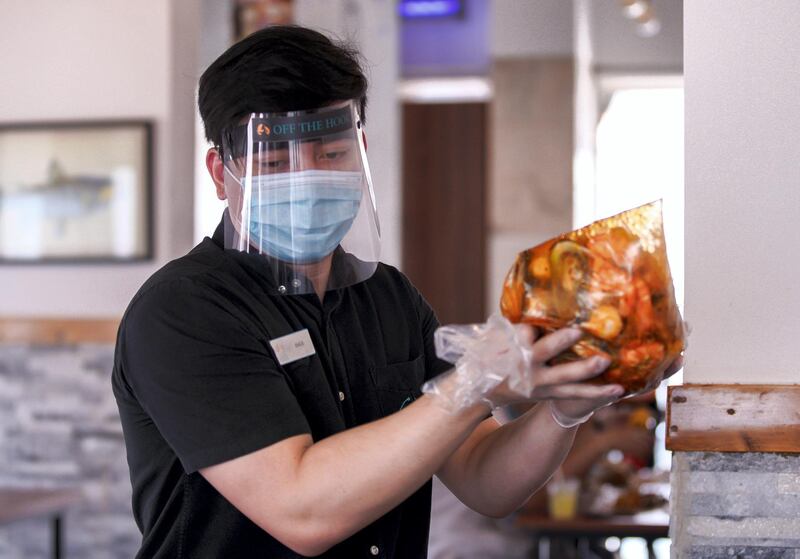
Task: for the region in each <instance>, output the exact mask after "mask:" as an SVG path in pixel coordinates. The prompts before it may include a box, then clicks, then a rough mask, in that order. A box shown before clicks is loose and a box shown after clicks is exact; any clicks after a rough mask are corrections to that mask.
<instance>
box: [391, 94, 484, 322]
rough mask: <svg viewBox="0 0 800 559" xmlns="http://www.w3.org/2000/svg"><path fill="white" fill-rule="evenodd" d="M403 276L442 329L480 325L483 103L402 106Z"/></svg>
mask: <svg viewBox="0 0 800 559" xmlns="http://www.w3.org/2000/svg"><path fill="white" fill-rule="evenodd" d="M402 115H403V116H402V122H403V271H404V272H405V273H406V274H407V275H408V277H409V278H410V279H411V281H412V282H413V283H414V285H416V286H417V288H418V289H419V290H420V292H421V293H422V294H423V295H424V297H425V298H426V299H427V301H428V302H429V303H430V305H431V306H432V307H433V309H434V310H435V311H436V314H437V316H438V318H439V321H440V322H441V323H442V324H450V323H467V322H482V321H484V320H486V316H485V308H484V307H485V302H484V299H485V282H486V217H485V202H486V191H487V188H486V180H487V179H486V177H487V168H486V162H487V160H488V157H487V153H486V149H487V142H486V118H487V104H486V103H453V104H443V103H437V104H419V103H405V104H404V105H403V111H402Z"/></svg>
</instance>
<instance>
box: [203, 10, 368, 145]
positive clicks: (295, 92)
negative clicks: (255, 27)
mask: <svg viewBox="0 0 800 559" xmlns="http://www.w3.org/2000/svg"><path fill="white" fill-rule="evenodd" d="M346 99H357V100H358V102H359V109H360V111H359V112H360V114H361V119H362V120H366V116H365V114H364V112H365V110H366V105H367V78H366V77H365V76H364V72H363V70H362V68H361V64H360V63H359V55H358V52H357V51H356V50H355V49H353V48H352V47H350V46H347V45H344V44H340V43H335V42H333V41H331V40H330V39H329V38H328V37H326V36H325V35H323V34H322V33H318V32H317V31H314V30H312V29H307V28H305V27H299V26H295V25H280V26H273V27H267V28H265V29H262V30H260V31H256V32H255V33H253V34H251V35H248V36H247V37H245V38H244V39H242V40H241V41H239V42H238V43H236V44H235V45H233V46H232V47H230V48H229V49H228V50H226V51H225V52H224V53H223V54H222V55H221V56H220V57H219V58H217V59H216V60H215V61H214V62H213V63H212V64H211V65H210V66H209V67H208V68H207V69H206V71H205V72H203V75H202V76H201V77H200V88H199V91H198V105H199V108H200V116H201V118H202V119H203V124H204V125H205V130H206V138H207V139H208V140H209V141H210V142H212V143H213V144H214V145H215V146H220V145H221V144H222V131H223V130H224V129H225V128H226V127H228V126H231V125H235V124H237V123H238V122H239V121H240V120H241V118H242V117H245V116H247V115H249V114H250V113H255V112H283V111H293V110H306V109H315V108H318V107H321V106H323V105H326V104H328V103H331V102H333V101H342V100H346Z"/></svg>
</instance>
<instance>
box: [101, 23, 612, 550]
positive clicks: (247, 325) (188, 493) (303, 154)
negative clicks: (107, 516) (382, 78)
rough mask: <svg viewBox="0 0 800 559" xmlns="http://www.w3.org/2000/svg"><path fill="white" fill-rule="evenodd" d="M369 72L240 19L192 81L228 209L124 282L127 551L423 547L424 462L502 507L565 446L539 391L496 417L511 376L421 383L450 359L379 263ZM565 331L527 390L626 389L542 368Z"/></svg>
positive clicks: (566, 342)
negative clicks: (131, 531) (482, 389)
mask: <svg viewBox="0 0 800 559" xmlns="http://www.w3.org/2000/svg"><path fill="white" fill-rule="evenodd" d="M366 89H367V82H366V79H365V78H364V75H363V73H362V72H361V69H360V68H359V64H358V62H357V59H356V56H355V53H353V52H351V51H349V50H347V49H346V48H343V47H340V46H337V45H335V44H333V43H332V42H331V41H330V40H329V39H328V38H326V37H325V36H323V35H321V34H319V33H316V32H314V31H311V30H308V29H303V28H299V27H273V28H268V29H265V30H263V31H259V32H257V33H255V34H253V35H251V36H249V37H247V38H245V39H244V40H242V41H241V42H239V43H237V44H235V45H234V46H233V47H231V48H230V49H229V50H228V51H227V52H225V53H224V54H223V55H222V56H220V58H219V59H217V60H216V61H215V62H214V63H213V64H212V65H211V66H210V67H209V68H208V69H207V70H206V72H205V73H204V74H203V76H202V77H201V79H200V88H199V108H200V113H201V116H202V118H203V121H204V123H205V128H206V135H207V137H208V139H209V140H210V141H211V142H212V143H213V145H214V147H213V148H212V149H210V150H209V152H208V155H207V159H206V163H207V167H208V170H209V172H210V174H211V176H212V178H213V179H214V183H215V184H216V188H217V194H218V196H219V198H220V199H225V200H227V202H228V208H227V209H226V211H225V214H224V216H223V220H222V223H221V224H220V226H219V228H218V229H217V231H216V232H215V233H214V236H213V238H210V239H209V238H206V239H204V240H203V242H201V243H200V244H199V245H198V246H197V247H195V248H194V249H193V250H192V251H191V252H190V253H189V254H187V255H186V256H184V257H182V258H179V259H177V260H175V261H173V262H170V263H169V264H167V265H166V266H165V267H164V268H162V269H161V270H159V271H158V272H156V273H155V274H154V275H153V276H152V277H151V278H150V279H149V280H148V281H147V282H146V283H145V284H144V286H143V287H142V288H141V290H140V291H139V292H138V293H137V294H136V296H135V297H134V298H133V300H132V301H131V304H130V306H129V307H128V310H127V311H126V313H125V316H124V318H123V321H122V324H121V326H120V330H119V335H118V340H117V351H116V357H115V366H114V371H113V387H114V392H115V395H116V398H117V402H118V405H119V409H120V416H121V418H122V424H123V429H124V433H125V441H126V446H127V451H128V463H129V466H130V471H131V482H132V485H133V511H134V516H135V518H136V522H137V524H138V526H139V528H140V529H141V530H142V534H143V540H142V546H141V550H140V552H139V555H138V556H139V557H147V558H154V557H170V558H181V557H192V558H194V557H270V558H273V557H300V556H316V555H320V554H322V555H323V556H325V557H346V558H348V559H350V558H355V557H386V558H389V557H396V558H404V559H405V558H416V557H425V554H426V544H427V533H428V524H429V514H430V490H431V489H430V480H431V477H432V476H433V475H434V474H436V475H438V476H439V477H440V479H442V480H443V482H444V483H446V484H447V486H448V487H449V488H450V489H451V490H452V491H453V492H454V493H455V494H456V495H458V496H459V498H461V499H462V501H463V502H464V503H466V504H467V505H469V506H470V507H472V508H474V509H475V510H477V511H480V512H482V513H484V514H489V515H494V516H503V515H506V514H508V513H510V512H511V511H513V510H514V509H516V508H517V507H518V506H519V505H520V504H522V503H523V502H524V501H525V500H526V499H527V498H528V497H529V496H530V494H531V493H532V492H533V491H535V490H536V489H537V488H538V487H540V486H541V485H542V484H543V483H544V482H545V481H546V480H547V478H548V477H549V476H550V474H551V473H552V471H553V470H554V469H555V468H556V467H557V466H558V465H559V464H560V462H561V460H562V459H563V457H564V455H565V454H566V452H567V451H568V449H569V447H570V444H571V441H572V437H573V434H574V428H565V427H562V426H560V425H559V424H557V423H556V422H555V421H554V419H553V416H551V412H550V411H549V410H548V408H547V407H546V406H537V407H535V408H534V409H533V410H532V411H531V412H529V413H527V414H526V415H524V416H523V417H522V418H520V419H519V420H518V421H516V422H513V423H510V424H508V425H505V426H503V427H502V428H501V427H500V426H499V425H498V424H497V423H496V422H495V421H494V420H493V419H491V417H490V411H491V409H490V408H491V407H492V406H495V405H503V404H507V403H510V402H513V401H518V400H523V398H521V397H519V396H518V395H517V394H516V393H514V392H512V391H511V390H510V389H509V388H508V387H507V385H506V384H503V385H500V386H499V387H497V388H495V389H493V390H492V391H491V393H489V394H480V395H478V396H480V398H479V399H476V400H475V401H474V403H470V404H469V405H465V406H463V407H461V408H458V409H446V407H445V406H444V405H442V404H443V402H444V401H445V400H446V399H445V398H444V397H442V396H441V395H439V396H437V395H430V394H425V395H423V394H422V393H421V391H420V386H421V385H422V384H423V382H425V381H427V380H429V379H432V378H434V377H437V376H438V375H440V374H441V373H443V372H445V371H446V370H447V369H448V368H449V365H448V364H447V363H444V362H443V361H440V360H438V359H437V358H436V355H435V351H434V345H433V333H434V330H435V329H436V328H437V326H438V324H437V322H436V318H435V316H434V314H433V312H432V311H431V309H430V307H429V306H428V305H427V304H426V303H425V301H424V299H423V298H422V297H421V296H420V294H419V293H418V292H417V291H416V290H415V289H414V287H413V286H412V285H411V284H410V283H409V282H408V280H407V279H406V278H405V277H404V276H403V275H402V274H401V273H400V272H398V271H397V270H396V269H394V268H392V267H390V266H386V265H384V264H380V263H378V247H379V234H378V225H377V218H376V212H375V205H374V198H373V195H372V186H371V182H370V179H369V168H368V165H367V161H366V141H365V140H366V136H365V133H364V129H363V124H364V111H365V105H366ZM527 335H528V336H529V339H528V340H527V342H526V343H532V339H531V333H530V332H529V331H528V332H527ZM576 339H577V334H576V332H574V331H572V330H563V331H560V332H557V333H555V334H552V335H549V336H547V337H544V338H542V339H541V340H538V341H537V342H536V343H535V344H534V345H533V352H534V355H535V357H536V359H534V362H533V364H532V365H530V366H529V367H528V368H527V369H526V370H525V371H523V372H524V373H525V374H526V375H532V378H535V379H537V382H536V385H535V389H534V390H533V394H532V395H531V397H530V398H528V399H527V400H526V401H528V402H537V401H541V400H544V399H552V398H558V399H559V401H558V403H557V404H555V405H554V406H553V408H552V409H553V412H554V414H556V415H561V416H562V424H564V418H570V417H581V416H585V415H587V414H590V413H591V412H592V410H594V409H595V408H597V407H599V406H603V405H605V404H607V403H608V402H610V401H612V400H614V399H615V398H617V397H618V396H619V394H620V391H621V387H618V386H606V387H598V386H589V385H584V384H579V381H581V380H583V379H585V378H587V377H590V376H593V375H595V374H597V373H599V372H600V371H602V369H603V368H605V367H606V366H607V363H603V362H594V361H583V362H579V363H574V364H570V365H560V366H557V367H552V368H550V367H546V366H544V365H543V363H545V362H546V361H547V360H548V359H549V358H550V357H552V356H554V355H556V354H557V353H559V352H560V351H563V350H564V349H565V348H567V347H569V346H570V345H571V344H573V343H574V341H575V340H576ZM437 382H438V384H437V387H438V389H439V392H440V394H441V393H446V392H447V391H448V390H456V389H458V388H460V387H459V386H458V384H459V381H458V378H457V377H456V376H452V375H451V376H449V377H445V378H444V379H439V381H437ZM488 402H491V404H488ZM567 420H569V419H567Z"/></svg>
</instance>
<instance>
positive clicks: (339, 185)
mask: <svg viewBox="0 0 800 559" xmlns="http://www.w3.org/2000/svg"><path fill="white" fill-rule="evenodd" d="M252 181H253V187H252V189H251V192H250V225H249V231H250V242H251V244H254V245H256V246H258V247H260V248H261V250H262V251H263V252H265V253H267V254H269V255H270V256H274V257H276V258H278V259H279V260H283V261H285V262H298V263H308V262H317V261H319V260H322V259H323V258H324V257H326V256H327V255H329V254H330V253H332V252H333V251H334V250H335V249H336V247H337V246H339V243H341V242H342V239H343V238H344V236H345V235H346V234H347V232H348V231H349V230H350V226H351V225H352V224H353V220H354V219H355V218H356V215H357V214H358V209H359V206H360V204H361V196H362V190H361V182H362V174H361V172H350V171H321V170H316V169H313V170H307V171H298V172H293V173H275V174H267V175H257V176H254V177H253V178H252Z"/></svg>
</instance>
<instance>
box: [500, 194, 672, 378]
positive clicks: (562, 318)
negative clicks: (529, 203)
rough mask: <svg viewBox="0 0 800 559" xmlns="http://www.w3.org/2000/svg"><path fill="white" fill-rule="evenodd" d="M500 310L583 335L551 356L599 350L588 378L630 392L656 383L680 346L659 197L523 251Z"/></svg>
mask: <svg viewBox="0 0 800 559" xmlns="http://www.w3.org/2000/svg"><path fill="white" fill-rule="evenodd" d="M500 308H501V311H502V313H503V315H504V316H505V317H506V318H508V319H509V320H510V321H511V322H515V323H517V322H522V323H526V324H530V325H533V326H537V327H540V328H541V329H543V330H544V331H545V332H551V331H553V330H555V329H558V328H563V327H565V326H578V327H580V328H581V330H583V332H584V336H583V338H581V339H580V340H579V341H578V342H577V343H576V344H575V345H574V346H573V347H572V348H570V349H569V350H568V351H566V352H564V353H562V354H561V355H559V356H558V357H557V358H556V359H555V360H554V361H555V362H558V363H560V362H565V361H572V360H577V359H582V358H585V357H590V356H592V355H597V354H601V355H605V356H607V357H609V358H610V359H611V365H610V366H609V367H608V369H606V371H605V372H604V373H603V374H602V375H600V376H599V377H598V378H597V379H594V380H593V382H601V383H617V384H621V385H622V386H624V387H625V389H626V392H627V393H628V394H635V393H639V392H644V391H646V390H650V389H652V388H655V387H656V386H657V385H658V383H659V382H660V381H661V379H662V378H663V375H664V371H665V369H666V368H667V367H668V366H669V365H670V364H671V363H672V362H673V361H674V360H675V358H677V357H678V355H680V353H681V352H682V351H683V349H684V347H685V342H686V333H685V332H686V329H685V326H684V322H683V320H682V318H681V315H680V311H679V310H678V305H677V303H676V302H675V293H674V289H673V286H672V276H671V274H670V270H669V263H668V262H667V251H666V244H665V241H664V229H663V222H662V215H661V201H657V202H653V203H650V204H646V205H644V206H640V207H638V208H634V209H632V210H628V211H626V212H623V213H621V214H618V215H615V216H612V217H609V218H606V219H602V220H600V221H596V222H594V223H591V224H589V225H587V226H586V227H583V228H581V229H578V230H576V231H572V232H570V233H565V234H563V235H560V236H558V237H556V238H554V239H550V240H549V241H547V242H544V243H542V244H540V245H538V246H536V247H534V248H531V249H528V250H526V251H524V252H521V253H520V254H519V255H518V256H517V260H516V262H515V263H514V265H513V266H512V267H511V270H510V271H509V273H508V275H507V276H506V279H505V282H504V284H503V295H502V297H501V300H500Z"/></svg>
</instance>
